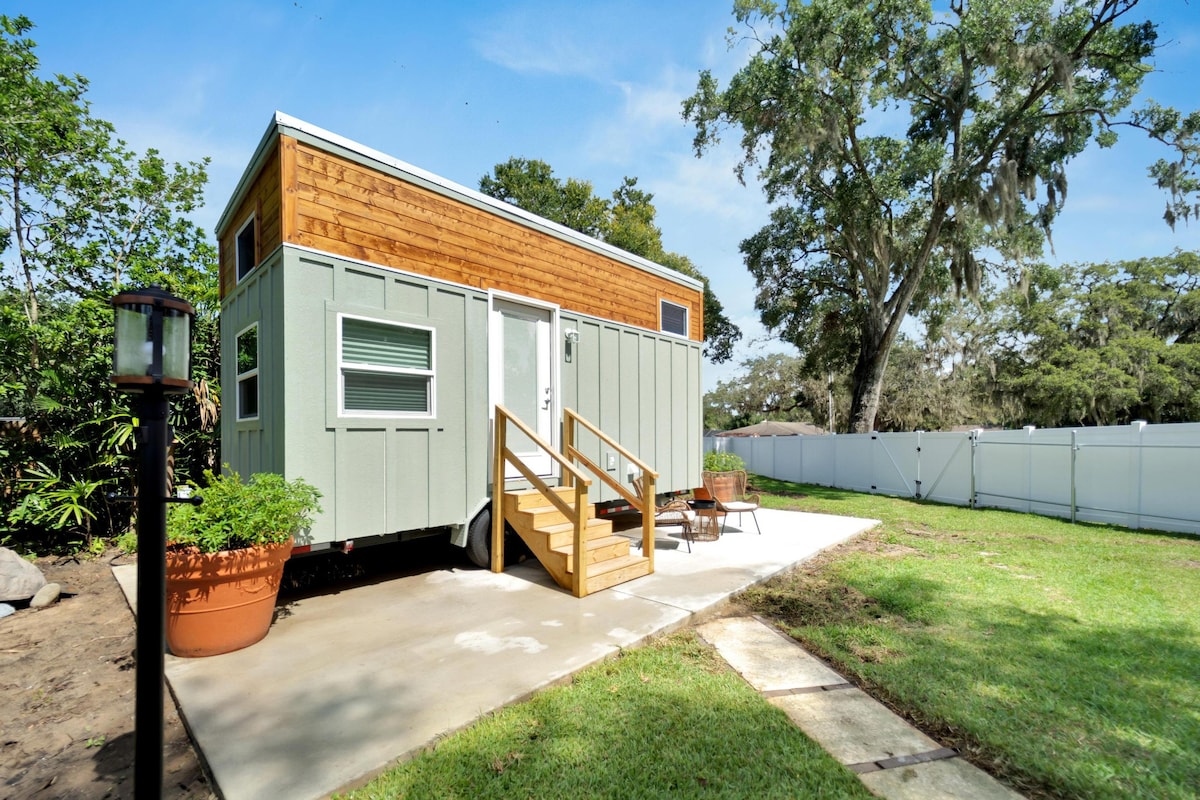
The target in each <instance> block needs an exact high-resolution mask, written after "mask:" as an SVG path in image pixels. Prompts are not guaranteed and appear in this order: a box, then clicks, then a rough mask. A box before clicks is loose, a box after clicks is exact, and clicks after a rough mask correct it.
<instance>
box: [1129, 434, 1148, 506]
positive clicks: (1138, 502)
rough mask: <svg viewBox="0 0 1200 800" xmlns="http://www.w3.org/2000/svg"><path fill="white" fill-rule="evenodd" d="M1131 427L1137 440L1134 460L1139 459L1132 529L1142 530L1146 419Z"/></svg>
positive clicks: (1135, 473)
mask: <svg viewBox="0 0 1200 800" xmlns="http://www.w3.org/2000/svg"><path fill="white" fill-rule="evenodd" d="M1129 426H1130V427H1131V428H1133V434H1134V436H1135V437H1136V438H1137V441H1136V442H1135V444H1134V453H1135V455H1134V458H1135V459H1137V469H1136V470H1135V471H1134V475H1133V477H1134V479H1135V480H1136V481H1137V487H1136V491H1137V498H1136V502H1135V503H1134V508H1135V509H1136V516H1135V517H1134V522H1133V525H1132V526H1131V527H1133V528H1141V527H1142V486H1143V484H1144V483H1145V476H1144V475H1143V474H1142V469H1143V463H1144V461H1143V459H1142V433H1143V432H1144V431H1145V430H1146V420H1144V419H1138V420H1134V421H1133V422H1131V423H1129Z"/></svg>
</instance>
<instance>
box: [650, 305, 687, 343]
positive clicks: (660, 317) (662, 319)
mask: <svg viewBox="0 0 1200 800" xmlns="http://www.w3.org/2000/svg"><path fill="white" fill-rule="evenodd" d="M664 306H673V307H675V308H678V309H680V310H682V311H683V332H682V333H680V332H678V331H669V330H667V329H666V328H665V327H664V326H665V324H666V315H665V314H663V308H664ZM691 327H692V310H691V309H690V308H688V307H687V306H685V305H683V304H681V303H676V302H674V301H672V300H668V299H667V298H665V297H660V298H658V330H659V332H660V333H665V334H667V335H668V336H681V337H683V338H684V339H690V338H691V336H690V334H689V331H690V330H691Z"/></svg>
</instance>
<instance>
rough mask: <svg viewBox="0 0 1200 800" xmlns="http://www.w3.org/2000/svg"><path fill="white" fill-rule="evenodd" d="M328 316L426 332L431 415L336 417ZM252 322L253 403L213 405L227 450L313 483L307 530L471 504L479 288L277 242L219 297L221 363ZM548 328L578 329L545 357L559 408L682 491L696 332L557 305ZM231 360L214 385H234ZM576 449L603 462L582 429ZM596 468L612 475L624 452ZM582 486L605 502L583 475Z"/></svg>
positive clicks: (429, 517) (390, 520)
mask: <svg viewBox="0 0 1200 800" xmlns="http://www.w3.org/2000/svg"><path fill="white" fill-rule="evenodd" d="M285 309H286V313H284V311H285ZM339 313H342V314H352V315H356V316H361V317H366V318H370V319H377V320H381V321H387V322H397V323H407V324H410V325H417V326H422V327H431V328H433V329H434V331H435V342H436V344H435V358H436V362H435V392H436V397H435V411H436V416H434V417H432V418H414V419H396V418H388V419H369V418H362V417H339V416H338V353H337V319H338V314H339ZM256 321H257V322H258V324H259V347H260V365H259V387H260V392H261V395H260V401H259V402H260V414H259V418H258V419H257V420H250V421H238V420H237V419H236V412H235V409H234V407H233V405H232V404H231V405H230V406H229V407H227V409H226V412H227V413H226V414H225V415H224V416H223V420H224V422H223V424H224V425H225V430H224V434H225V435H224V436H223V441H224V442H225V443H226V446H227V447H230V446H231V449H230V450H228V451H227V455H226V459H227V460H228V461H229V462H230V463H231V465H233V466H234V467H235V468H236V469H238V470H239V471H241V472H243V473H246V474H249V473H251V472H257V471H266V470H270V471H277V472H281V473H283V474H284V475H285V476H287V477H289V478H291V477H298V476H302V477H304V478H305V479H306V480H308V481H309V482H311V483H312V484H313V485H315V486H316V487H317V488H319V489H320V490H321V491H322V493H323V494H324V495H325V499H324V501H323V505H324V507H325V513H324V514H322V515H321V516H320V518H319V519H318V520H317V522H316V524H315V525H314V527H313V529H312V531H311V542H312V543H320V542H328V541H344V540H347V539H362V538H365V537H370V536H378V535H384V534H389V533H397V532H403V531H413V530H418V529H424V528H432V527H440V526H448V525H461V524H463V523H465V522H467V521H469V519H470V517H471V515H473V514H474V513H475V512H476V511H478V510H479V508H480V506H481V505H482V503H483V502H485V500H486V498H487V497H488V491H489V486H488V464H489V458H490V452H489V449H488V448H489V446H490V422H489V414H488V410H489V409H488V402H489V398H488V363H487V347H486V341H487V335H488V296H487V294H486V293H484V292H480V291H477V290H474V289H470V288H467V287H458V286H453V285H449V284H445V283H441V282H438V281H432V280H428V279H425V278H422V277H420V276H416V275H408V274H405V273H400V272H397V271H396V270H394V269H389V268H381V267H375V266H372V265H368V264H363V263H359V262H352V261H348V260H345V259H342V258H338V257H334V256H329V255H326V254H319V253H314V252H312V251H310V250H308V249H307V248H297V247H293V246H289V245H283V246H281V247H280V248H279V249H278V250H277V251H276V252H275V253H274V254H273V255H272V256H271V257H270V258H269V259H268V261H267V262H265V263H264V264H262V265H260V266H259V267H258V268H256V269H255V270H254V273H253V274H252V275H251V276H247V279H245V280H243V282H242V283H241V284H239V285H238V287H237V288H236V289H235V290H234V291H233V292H232V293H231V294H230V295H228V296H227V297H226V298H225V301H224V307H223V312H222V326H223V336H222V347H223V350H224V352H223V353H222V362H223V363H224V364H226V365H232V364H235V363H236V359H235V358H234V353H233V348H234V347H235V344H234V342H235V338H236V332H237V331H240V330H243V329H244V328H245V327H246V326H247V325H249V324H252V323H253V322H256ZM561 327H562V328H574V329H576V330H578V331H579V342H578V344H577V346H575V347H574V348H573V349H572V357H571V360H570V361H569V362H568V361H566V360H565V358H563V357H562V354H560V359H561V363H560V364H559V370H560V381H561V388H560V391H561V394H562V403H563V405H565V406H568V407H571V408H574V409H575V410H576V411H578V412H579V413H580V414H582V415H583V416H584V417H586V418H588V419H590V420H592V421H593V422H596V423H597V424H598V425H600V426H601V428H602V429H603V430H604V431H605V432H607V433H609V434H610V435H612V436H614V438H616V439H617V441H620V442H621V443H622V444H624V446H626V447H627V448H629V449H630V450H632V451H634V452H635V453H637V454H638V455H639V457H641V458H643V459H644V460H646V461H647V462H648V463H651V464H654V465H655V466H656V468H657V469H658V471H659V472H660V478H659V487H660V488H661V489H662V490H663V491H669V490H682V489H687V488H690V487H691V485H692V484H693V483H694V481H695V476H696V475H698V473H699V469H700V461H701V452H700V447H701V441H700V437H699V436H698V435H697V431H698V430H699V428H700V415H701V408H700V344H699V343H698V342H693V341H689V340H685V339H680V338H677V337H672V336H667V335H660V334H654V333H652V332H649V331H644V330H638V329H635V328H631V327H628V326H624V325H619V324H615V323H612V322H608V321H605V320H597V319H594V318H590V317H586V316H582V315H578V314H570V313H567V312H563V313H562V315H561ZM232 370H233V367H232V366H230V367H228V368H227V372H226V374H225V375H224V376H223V385H225V386H234V385H235V383H236V375H234V374H233V371H232ZM580 448H581V449H582V450H584V451H585V452H587V453H588V454H589V456H591V457H592V458H593V459H594V460H595V461H597V463H600V464H602V465H603V464H604V461H603V459H604V455H605V454H604V453H602V452H601V451H600V448H599V446H598V445H597V444H596V443H595V441H594V440H590V435H588V434H586V433H585V434H584V436H582V437H581V439H580ZM611 474H613V475H614V476H615V477H617V478H618V480H625V479H626V477H627V475H626V467H625V463H624V461H623V460H620V461H619V462H618V464H617V468H616V469H615V470H613V471H612V473H611ZM591 494H592V499H594V500H596V501H605V500H615V499H617V498H616V495H615V493H614V492H612V491H611V490H610V489H608V488H607V487H604V486H603V485H602V484H601V483H600V482H598V481H597V482H595V483H594V484H593V487H592V492H591Z"/></svg>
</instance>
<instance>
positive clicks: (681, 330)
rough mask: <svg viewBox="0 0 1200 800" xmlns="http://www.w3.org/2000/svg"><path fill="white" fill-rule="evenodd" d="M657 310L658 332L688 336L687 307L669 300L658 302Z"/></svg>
mask: <svg viewBox="0 0 1200 800" xmlns="http://www.w3.org/2000/svg"><path fill="white" fill-rule="evenodd" d="M658 309H659V310H658V314H659V330H661V331H662V332H663V333H673V334H675V335H676V336H687V335H688V310H687V306H681V305H677V304H675V303H672V302H670V301H669V300H659V302H658Z"/></svg>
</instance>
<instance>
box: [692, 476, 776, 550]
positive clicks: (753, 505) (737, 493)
mask: <svg viewBox="0 0 1200 800" xmlns="http://www.w3.org/2000/svg"><path fill="white" fill-rule="evenodd" d="M700 479H701V481H702V482H703V483H704V489H705V491H707V492H708V493H709V494H710V495H711V496H712V498H713V499H714V500H716V501H717V511H719V512H721V513H723V514H724V515H725V518H724V519H723V520H722V521H721V533H722V534H724V533H725V522H726V521H728V519H729V515H730V514H737V515H738V525H739V526H741V524H742V514H744V513H746V512H749V513H750V516H751V517H752V518H753V519H754V529H755V530H757V531H758V535H759V536H762V528H760V527H759V526H758V517H757V516H756V515H755V513H754V512H755V511H757V510H758V507H759V504H760V503H761V502H762V498H761V497H759V496H758V495H756V494H751V495H748V494H746V471H745V470H743V469H737V470H731V471H728V472H710V471H708V470H705V471H704V472H702V473H700Z"/></svg>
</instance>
